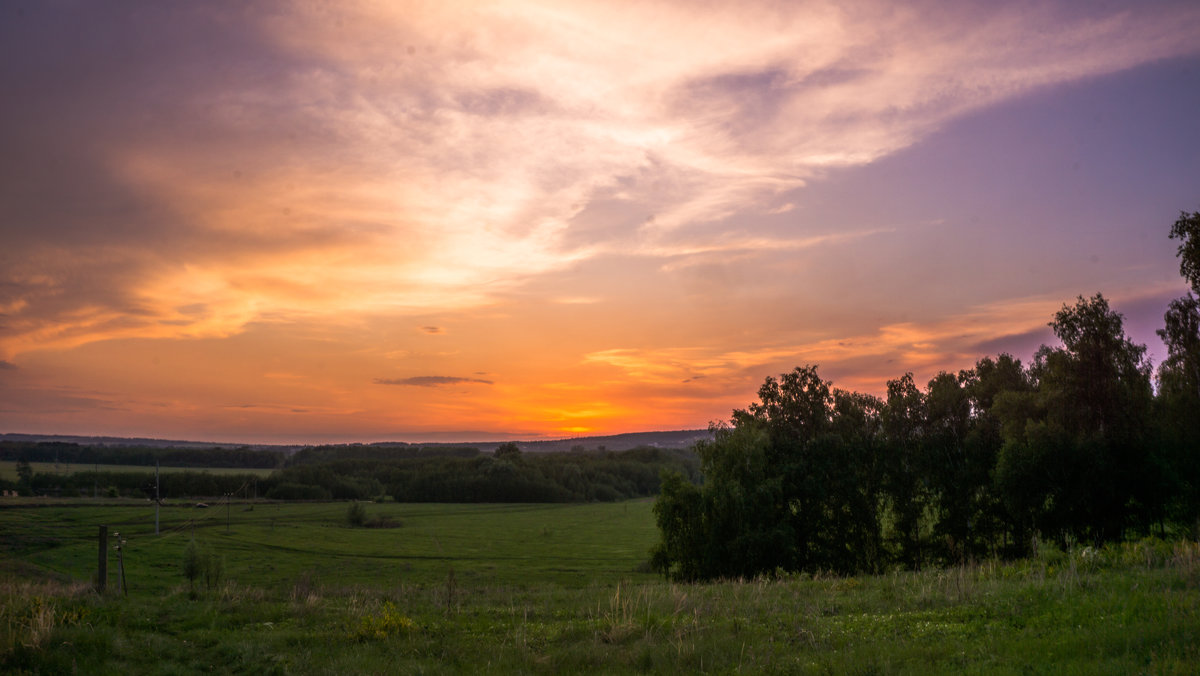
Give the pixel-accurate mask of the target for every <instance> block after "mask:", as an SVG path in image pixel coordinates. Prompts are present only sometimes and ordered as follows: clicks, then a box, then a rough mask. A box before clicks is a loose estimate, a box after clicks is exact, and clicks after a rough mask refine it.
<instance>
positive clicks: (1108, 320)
mask: <svg viewBox="0 0 1200 676" xmlns="http://www.w3.org/2000/svg"><path fill="white" fill-rule="evenodd" d="M1050 326H1051V328H1053V329H1054V333H1055V335H1056V336H1058V338H1059V340H1061V341H1062V343H1063V346H1062V347H1059V348H1050V347H1046V346H1043V347H1042V349H1040V350H1038V353H1037V354H1036V355H1035V357H1034V362H1033V364H1032V365H1031V366H1030V369H1029V373H1030V378H1031V381H1032V382H1033V383H1034V385H1035V388H1036V394H1035V395H1033V396H1032V397H1019V396H1007V397H1005V396H1002V397H1001V398H1000V399H999V400H998V401H1002V402H1003V404H1004V408H1005V409H1007V410H1008V412H1009V414H1008V415H1007V416H1006V418H1007V420H1006V422H1005V444H1004V448H1003V450H1002V453H1001V457H1000V459H999V464H998V467H997V483H998V486H999V487H1000V489H1001V491H1002V493H1003V494H1004V495H1005V499H1006V504H1008V505H1009V506H1010V507H1012V508H1013V509H1017V510H1018V511H1019V512H1020V513H1021V514H1024V516H1020V515H1019V514H1015V515H1014V516H1017V517H1018V519H1020V520H1030V521H1032V522H1033V524H1034V525H1036V526H1037V527H1038V528H1039V529H1041V530H1042V531H1043V533H1045V534H1046V535H1060V536H1066V535H1071V536H1073V537H1075V538H1077V539H1081V540H1083V539H1090V540H1095V541H1105V540H1115V539H1118V538H1120V537H1121V535H1122V534H1123V532H1124V530H1125V528H1126V527H1127V526H1128V525H1130V524H1131V522H1133V521H1136V520H1137V519H1142V520H1143V521H1145V519H1146V518H1147V517H1148V515H1149V514H1150V513H1152V512H1153V511H1154V510H1155V502H1156V501H1157V500H1160V499H1161V496H1159V495H1156V491H1155V487H1156V486H1157V485H1158V480H1157V478H1156V477H1155V472H1154V469H1153V463H1151V462H1149V461H1148V460H1149V451H1150V445H1149V443H1148V431H1149V421H1150V412H1151V404H1152V401H1153V399H1152V391H1151V388H1150V367H1149V365H1148V364H1147V363H1146V361H1145V352H1146V348H1145V346H1143V345H1135V344H1134V343H1133V342H1132V341H1130V340H1129V339H1128V338H1127V337H1126V336H1125V332H1124V328H1123V317H1122V316H1121V315H1120V314H1119V313H1117V312H1115V311H1113V310H1112V309H1111V308H1110V307H1109V305H1108V301H1107V300H1105V298H1104V297H1103V296H1102V295H1100V294H1096V295H1095V296H1093V297H1092V298H1088V299H1085V298H1083V297H1082V296H1080V297H1079V298H1078V300H1077V302H1076V303H1075V305H1074V306H1068V305H1063V308H1062V310H1060V311H1059V312H1058V313H1057V314H1056V315H1055V317H1054V321H1052V322H1051V323H1050ZM1023 417H1024V420H1023V421H1022V418H1023ZM1029 510H1032V512H1030V511H1029Z"/></svg>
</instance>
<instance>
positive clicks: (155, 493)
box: [154, 458, 161, 535]
mask: <svg viewBox="0 0 1200 676" xmlns="http://www.w3.org/2000/svg"><path fill="white" fill-rule="evenodd" d="M160 502H161V500H159V497H158V459H157V458H155V460H154V534H155V535H158V505H159V504H160Z"/></svg>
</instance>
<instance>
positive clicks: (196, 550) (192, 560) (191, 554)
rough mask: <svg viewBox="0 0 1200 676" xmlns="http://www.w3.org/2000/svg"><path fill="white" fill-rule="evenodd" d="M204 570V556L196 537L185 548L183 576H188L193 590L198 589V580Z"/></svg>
mask: <svg viewBox="0 0 1200 676" xmlns="http://www.w3.org/2000/svg"><path fill="white" fill-rule="evenodd" d="M203 570H204V557H203V555H202V554H201V552H200V546H199V545H197V544H196V540H195V538H193V539H191V540H189V541H188V545H187V549H184V550H183V576H184V577H186V578H187V581H188V585H189V586H190V587H191V589H192V591H195V589H196V580H197V579H198V578H199V577H200V575H201V573H202V572H203Z"/></svg>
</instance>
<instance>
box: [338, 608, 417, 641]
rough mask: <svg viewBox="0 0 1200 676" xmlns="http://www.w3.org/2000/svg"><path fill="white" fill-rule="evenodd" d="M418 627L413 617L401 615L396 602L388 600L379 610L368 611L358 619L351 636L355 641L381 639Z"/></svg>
mask: <svg viewBox="0 0 1200 676" xmlns="http://www.w3.org/2000/svg"><path fill="white" fill-rule="evenodd" d="M416 629H417V625H416V623H415V622H413V621H412V618H410V617H407V616H405V615H401V614H400V611H398V610H396V605H395V604H394V603H392V602H391V601H386V602H384V604H383V605H382V606H381V607H380V608H379V609H378V610H377V611H375V612H369V613H366V614H364V615H363V616H362V617H360V618H359V619H358V622H357V623H355V625H354V627H353V628H352V629H351V631H350V638H351V640H354V641H368V640H375V641H381V640H384V639H387V638H391V637H393V636H397V635H400V634H405V633H408V632H411V631H415V630H416Z"/></svg>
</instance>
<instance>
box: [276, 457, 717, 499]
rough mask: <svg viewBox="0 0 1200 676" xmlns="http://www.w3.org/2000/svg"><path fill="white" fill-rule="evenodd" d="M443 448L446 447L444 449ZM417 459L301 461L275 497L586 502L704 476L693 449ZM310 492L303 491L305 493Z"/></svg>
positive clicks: (286, 472)
mask: <svg viewBox="0 0 1200 676" xmlns="http://www.w3.org/2000/svg"><path fill="white" fill-rule="evenodd" d="M440 450H441V449H439V451H440ZM408 455H409V457H390V458H384V459H380V458H369V457H364V458H352V459H335V460H328V461H324V462H313V463H309V462H305V463H297V464H293V465H291V466H289V467H286V468H284V469H283V470H280V471H279V472H277V473H275V475H274V476H273V477H272V479H273V480H274V481H275V482H276V483H275V487H274V488H273V489H272V491H271V492H270V493H268V494H267V495H268V497H277V498H280V499H295V498H299V497H306V498H310V499H312V498H324V499H367V498H373V497H378V496H387V497H390V498H391V499H393V500H396V501H397V502H581V501H613V500H624V499H628V498H636V497H649V496H653V495H656V494H657V493H658V489H659V483H660V474H662V473H663V472H664V471H667V472H672V473H674V474H677V475H682V476H685V477H688V480H699V461H698V459H697V457H696V456H695V454H694V453H693V452H691V451H687V450H672V449H659V448H653V447H641V448H635V449H630V450H628V451H619V452H608V451H588V452H572V453H523V452H521V451H520V449H519V448H518V447H517V445H516V444H513V443H509V444H504V445H501V446H500V447H499V448H497V449H496V451H495V452H494V453H493V454H490V455H483V454H480V453H479V452H478V451H475V452H474V453H473V454H468V453H466V452H465V451H464V450H463V449H456V450H454V451H452V452H451V454H449V455H442V454H440V453H438V452H435V451H433V450H429V451H426V452H424V453H416V454H412V453H409V454H408ZM301 494H302V495H301Z"/></svg>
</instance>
